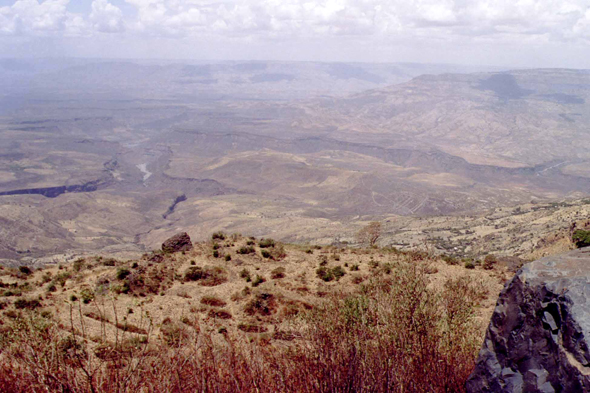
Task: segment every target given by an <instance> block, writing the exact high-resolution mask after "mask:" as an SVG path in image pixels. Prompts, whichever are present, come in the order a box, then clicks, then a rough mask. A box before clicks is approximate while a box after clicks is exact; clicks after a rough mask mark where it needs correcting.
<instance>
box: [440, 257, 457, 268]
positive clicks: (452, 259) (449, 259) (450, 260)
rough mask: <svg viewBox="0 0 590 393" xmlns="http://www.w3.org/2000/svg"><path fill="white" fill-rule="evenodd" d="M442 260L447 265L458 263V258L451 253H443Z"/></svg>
mask: <svg viewBox="0 0 590 393" xmlns="http://www.w3.org/2000/svg"><path fill="white" fill-rule="evenodd" d="M442 260H443V261H445V262H446V263H447V265H451V266H454V265H458V264H459V260H458V259H457V258H455V257H453V256H451V255H443V257H442Z"/></svg>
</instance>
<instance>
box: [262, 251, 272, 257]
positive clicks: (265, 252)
mask: <svg viewBox="0 0 590 393" xmlns="http://www.w3.org/2000/svg"><path fill="white" fill-rule="evenodd" d="M260 254H261V255H262V257H263V258H270V257H271V255H270V252H268V251H267V250H260Z"/></svg>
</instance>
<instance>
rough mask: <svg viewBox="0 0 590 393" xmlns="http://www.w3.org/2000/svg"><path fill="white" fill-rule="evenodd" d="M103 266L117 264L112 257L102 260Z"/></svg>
mask: <svg viewBox="0 0 590 393" xmlns="http://www.w3.org/2000/svg"><path fill="white" fill-rule="evenodd" d="M102 264H103V266H115V265H116V264H117V260H116V259H114V258H107V259H105V260H104V261H103V262H102Z"/></svg>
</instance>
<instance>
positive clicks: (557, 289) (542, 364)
mask: <svg viewBox="0 0 590 393" xmlns="http://www.w3.org/2000/svg"><path fill="white" fill-rule="evenodd" d="M589 338H590V248H584V249H580V250H576V251H573V252H570V253H567V254H564V255H560V256H555V257H546V258H542V259H539V260H537V261H535V262H532V263H530V264H528V265H525V266H524V267H523V268H522V269H521V270H519V271H518V273H517V274H516V275H515V276H514V278H513V279H512V280H511V281H510V282H508V283H507V284H506V286H505V287H504V290H503V291H502V293H501V294H500V297H499V299H498V302H497V305H496V309H495V311H494V314H493V316H492V320H491V322H490V325H489V327H488V331H487V333H486V337H485V341H484V343H483V347H482V349H481V351H480V352H479V357H478V359H477V364H476V366H475V369H474V371H473V373H472V374H471V376H470V377H469V380H468V381H467V385H466V388H467V391H468V392H588V391H590V351H589V349H588V347H589V345H590V342H589Z"/></svg>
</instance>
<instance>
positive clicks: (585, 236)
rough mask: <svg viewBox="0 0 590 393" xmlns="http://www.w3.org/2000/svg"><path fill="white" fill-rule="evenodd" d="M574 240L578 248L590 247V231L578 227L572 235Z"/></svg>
mask: <svg viewBox="0 0 590 393" xmlns="http://www.w3.org/2000/svg"><path fill="white" fill-rule="evenodd" d="M572 241H573V242H574V244H575V245H576V247H577V248H582V247H590V231H584V230H582V229H577V230H576V231H574V234H573V235H572Z"/></svg>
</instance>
